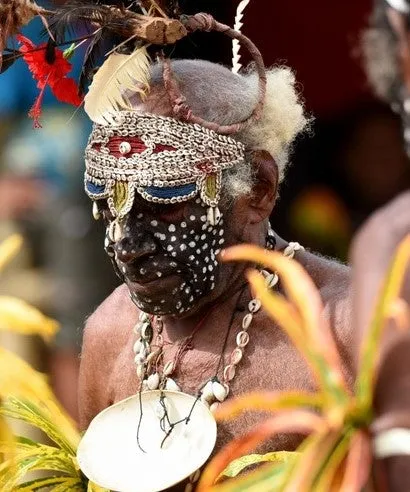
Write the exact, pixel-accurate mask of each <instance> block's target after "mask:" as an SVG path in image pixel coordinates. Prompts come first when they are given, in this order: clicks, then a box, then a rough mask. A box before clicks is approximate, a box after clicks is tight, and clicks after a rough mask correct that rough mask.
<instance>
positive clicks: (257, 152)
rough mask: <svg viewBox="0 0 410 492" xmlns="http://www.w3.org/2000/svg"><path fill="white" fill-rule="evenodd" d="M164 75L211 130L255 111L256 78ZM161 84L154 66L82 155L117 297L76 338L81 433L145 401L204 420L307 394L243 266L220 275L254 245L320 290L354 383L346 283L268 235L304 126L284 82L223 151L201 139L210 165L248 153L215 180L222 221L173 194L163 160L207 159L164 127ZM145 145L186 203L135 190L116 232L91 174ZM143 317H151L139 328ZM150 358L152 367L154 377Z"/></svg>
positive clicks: (195, 129)
mask: <svg viewBox="0 0 410 492" xmlns="http://www.w3.org/2000/svg"><path fill="white" fill-rule="evenodd" d="M172 70H173V73H174V76H175V79H176V80H178V83H179V85H180V87H181V91H182V92H183V94H184V97H185V98H186V100H187V103H188V104H189V106H190V107H191V108H192V111H193V112H195V114H197V115H199V116H201V117H204V118H206V119H207V120H208V121H212V122H216V123H218V124H224V125H227V124H231V123H233V122H236V121H241V120H243V119H245V118H246V117H247V116H248V115H249V114H250V112H251V111H252V107H253V106H254V104H255V101H256V99H257V95H258V89H257V78H256V77H255V76H254V75H253V74H249V75H241V76H238V75H236V74H233V73H232V72H231V71H229V70H228V69H226V68H224V67H222V66H219V65H214V64H211V63H208V62H202V61H175V62H173V63H172ZM161 72H162V67H161V64H160V65H156V66H154V67H153V70H152V82H151V89H150V93H149V95H148V97H147V98H146V99H145V100H144V101H143V102H142V101H141V100H140V99H139V98H138V97H137V96H135V97H134V98H133V104H134V108H133V111H132V112H123V113H122V115H123V119H122V120H121V118H120V116H119V118H120V124H119V126H118V124H117V126H110V125H108V126H107V125H105V126H104V127H102V126H99V125H97V126H96V128H95V130H94V133H93V134H92V135H91V138H90V142H89V146H88V148H87V159H86V163H87V173H86V188H87V192H88V193H89V195H90V196H91V197H92V198H93V199H94V200H95V204H96V205H94V209H95V210H94V211H95V213H96V214H97V216H98V215H99V214H101V215H103V217H104V221H105V224H106V227H107V231H108V233H107V240H106V249H107V251H108V253H109V254H110V256H111V259H112V261H113V262H114V265H115V268H116V270H117V271H118V272H119V274H120V275H121V276H122V277H123V279H124V282H125V285H122V286H120V287H119V288H118V289H117V290H116V291H115V292H114V293H113V294H112V295H111V296H110V297H109V298H108V299H106V300H105V301H104V302H103V304H102V305H101V306H100V307H99V308H98V309H97V311H96V312H95V313H94V314H93V315H92V316H91V317H90V318H89V319H88V322H87V326H86V328H85V333H84V345H83V353H82V361H81V375H80V395H79V401H80V414H81V422H82V427H83V428H84V429H85V428H87V427H88V426H89V424H90V422H91V420H92V419H93V418H94V417H95V416H96V415H97V414H99V412H101V411H102V410H104V409H105V408H107V407H109V406H110V405H113V403H116V402H119V401H121V400H123V399H125V398H127V397H130V396H132V395H135V394H136V393H138V392H139V390H140V389H141V388H142V389H156V388H158V387H162V388H165V389H166V390H182V392H184V393H188V394H190V395H198V392H200V394H201V401H202V403H204V404H206V405H208V406H210V407H211V409H213V408H214V407H215V404H217V403H218V402H219V401H222V400H224V399H225V398H226V397H231V396H235V395H238V394H241V393H244V392H247V391H255V390H262V389H263V390H285V389H292V388H294V389H296V388H298V389H312V388H313V381H312V378H311V375H310V374H309V371H308V370H307V367H306V365H305V363H304V361H303V360H302V359H301V357H300V356H299V355H298V353H297V352H296V350H295V348H294V347H293V346H292V344H291V342H290V341H289V340H288V339H287V337H286V336H285V335H284V334H283V333H282V332H281V330H280V329H279V328H278V327H277V326H275V325H274V323H273V322H272V321H271V320H270V319H269V318H268V317H267V316H266V315H265V314H264V312H263V311H261V310H260V309H259V307H260V306H259V305H258V303H257V301H253V302H251V301H252V293H251V292H250V291H249V289H248V287H247V284H246V281H245V279H244V271H245V269H246V267H247V265H244V264H225V263H221V262H220V261H219V256H218V255H219V253H220V251H221V249H222V248H226V247H229V246H231V245H234V244H239V243H254V244H258V245H260V246H262V247H267V248H275V249H277V250H279V251H284V253H285V254H287V255H292V256H293V255H295V258H296V259H297V260H298V261H299V262H300V263H301V264H302V265H303V266H304V267H305V268H306V269H307V271H308V272H309V273H310V275H311V276H312V278H313V280H314V282H315V283H316V285H317V287H318V289H319V290H320V293H321V295H322V298H323V301H324V304H325V307H326V312H325V313H324V316H328V317H329V318H330V320H331V324H332V326H333V328H334V334H335V338H336V340H337V343H338V345H339V348H340V351H341V353H342V354H343V356H344V362H345V369H346V373H348V374H349V373H350V360H351V355H352V349H353V347H352V343H351V341H352V333H351V330H350V323H349V310H348V309H347V302H348V301H347V296H348V291H349V288H348V287H349V269H348V268H347V267H345V266H343V265H340V264H338V263H336V262H333V261H329V260H328V259H325V258H323V257H320V256H317V255H314V254H312V253H309V252H306V251H304V250H303V248H300V247H299V246H298V245H296V244H294V243H291V244H290V245H289V244H288V243H287V242H285V241H284V240H282V239H281V238H280V237H278V236H277V235H276V234H275V233H274V232H273V231H272V229H271V227H270V224H269V217H270V215H271V213H272V211H273V209H274V206H275V202H276V200H277V198H278V188H279V183H280V182H281V181H282V179H283V177H284V174H285V170H286V166H287V163H288V154H289V151H290V149H291V146H292V143H293V142H294V140H295V138H296V137H297V135H298V134H299V133H300V132H302V131H303V130H304V129H305V128H306V127H307V125H308V119H307V117H306V115H305V114H304V109H303V105H302V103H301V102H300V100H299V98H298V95H297V93H296V90H295V80H294V76H293V74H292V72H291V71H290V70H289V69H287V68H274V69H272V70H271V71H269V72H268V74H267V78H268V84H267V96H266V101H265V105H264V110H263V113H262V116H261V118H260V120H259V121H258V122H256V123H254V124H253V125H251V126H250V127H248V128H246V130H244V131H242V132H241V133H240V134H239V135H238V136H237V140H236V139H231V137H222V140H219V137H218V135H217V134H216V132H212V131H209V130H206V131H205V133H206V137H207V139H208V140H206V142H212V144H211V146H213V152H215V153H217V152H218V151H219V148H218V145H220V143H221V142H222V141H224V142H225V143H229V145H233V148H234V147H235V145H242V144H243V145H244V146H245V148H246V159H244V160H243V161H241V162H238V163H237V164H236V165H235V166H232V167H230V168H226V169H225V170H222V172H221V183H220V189H218V190H217V193H218V194H220V200H219V204H218V207H212V206H211V207H210V206H209V205H208V204H206V203H205V202H204V199H203V197H202V194H201V193H200V192H195V189H193V190H192V189H191V188H187V185H186V184H183V181H182V183H180V182H179V181H178V176H179V174H178V173H180V175H181V176H182V179H185V178H186V174H184V171H186V169H185V168H184V166H183V165H182V166H180V164H179V162H178V158H179V157H178V154H177V153H175V154H172V152H175V148H177V149H178V150H176V152H181V150H180V149H179V147H180V148H182V149H185V147H186V148H187V149H188V151H189V152H191V154H190V158H191V159H197V157H198V156H197V155H195V152H201V151H202V152H203V153H204V152H205V153H206V149H205V147H203V148H202V149H199V150H198V148H197V147H195V146H194V145H193V142H195V139H199V140H201V139H203V134H204V130H203V129H202V128H201V127H200V126H197V125H192V124H187V123H181V122H179V121H177V120H175V119H174V118H172V116H171V115H172V112H171V107H170V104H169V98H168V97H167V92H166V90H165V88H164V83H163V80H162V76H161ZM122 121H125V123H121V122H122ZM209 139H210V140H209ZM149 145H152V149H154V152H153V153H152V154H151V155H150V156H148V157H147V159H148V160H147V168H148V169H149V170H151V171H152V172H155V169H153V166H155V165H156V163H157V165H158V166H162V168H161V169H162V171H161V172H163V173H164V177H163V179H164V180H166V179H168V178H167V176H166V175H165V174H166V173H167V172H168V173H171V175H172V179H173V180H174V181H175V182H174V184H173V185H172V186H173V187H174V188H173V190H174V193H175V192H176V193H177V194H179V196H182V197H183V199H182V200H170V203H156V202H155V200H154V199H155V197H156V196H163V195H161V192H162V193H163V192H164V190H165V191H167V192H168V190H169V189H168V188H161V189H153V187H151V188H152V189H151V188H147V187H146V188H143V187H139V188H137V191H136V192H135V195H134V196H133V200H132V201H130V202H128V203H129V205H128V208H129V212H128V211H127V213H125V214H124V215H123V218H122V219H119V218H118V217H119V215H120V214H119V213H118V210H119V207H118V206H113V204H114V203H113V202H114V201H115V200H113V199H112V198H108V199H104V198H102V199H101V197H99V196H98V192H102V193H104V190H105V188H104V183H103V181H97V179H96V178H95V170H96V168H98V165H101V163H104V162H105V161H104V159H106V160H107V159H108V160H109V162H111V163H112V165H118V166H119V167H120V168H121V167H122V168H123V166H122V164H121V156H123V155H124V154H125V155H127V153H129V152H133V153H134V152H135V153H136V152H139V153H141V152H144V151H145V149H146V148H147V146H149ZM206 145H209V144H206ZM103 146H104V147H105V149H103ZM208 148H209V147H208ZM195 149H196V150H195ZM155 152H156V153H155ZM162 153H163V154H162ZM152 155H153V156H154V157H155V159H156V160H155V161H154V160H153V158H152ZM165 155H168V156H171V160H169V161H168V162H169V165H168V166H169V168H167V161H165V160H161V156H162V157H163V159H165V157H164V156H165ZM143 156H144V154H142V155H141V156H140V159H141V160H142V162H143ZM224 159H225V160H226V157H225V155H224V154H223V153H222V154H221V160H222V162H223V160H224ZM205 160H206V159H205ZM134 172H138V171H134ZM186 181H187V182H188V179H186ZM98 183H100V184H99V186H100V188H101V189H97V187H98ZM171 184H172V183H171ZM214 186H216V188H218V186H219V183H217V184H216V185H215V184H214ZM175 187H177V188H175ZM183 193H192V196H191V197H190V196H186V195H183ZM103 196H104V195H103ZM153 198H154V199H153ZM126 201H127V200H126V199H123V202H126ZM97 209H98V210H97ZM266 276H267V283H268V285H269V286H271V287H272V288H276V289H280V288H281V287H280V281H279V283H277V278H276V277H275V275H274V274H273V273H269V272H266ZM141 311H142V312H143V313H148V314H149V315H151V316H149V317H146V316H144V315H142V317H141V315H140V313H141ZM139 320H141V321H139ZM135 325H137V326H136V332H137V333H135V331H133V327H134V326H135ZM147 330H148V332H149V335H148V336H145V332H146V331H147ZM144 337H145V338H144ZM147 342H148V343H147ZM147 345H149V347H148V349H147V350H146V348H147ZM133 348H134V350H133ZM158 351H160V357H159V358H157V359H156V361H157V362H156V364H154V365H152V364H150V363H149V361H150V360H151V359H150V357H154V358H155V357H157V355H156V354H157V353H158ZM210 381H211V382H213V383H215V382H216V383H217V385H216V386H215V385H214V386H213V394H212V392H211V394H209V393H210V392H209V391H208V389H209V385H207V383H209V382H210ZM161 385H162V386H161ZM259 418H261V417H260V416H258V415H256V416H255V415H254V416H246V417H242V418H240V419H237V420H236V421H235V422H232V423H229V424H223V425H221V426H220V427H219V428H218V439H217V447H220V446H221V445H222V444H223V443H224V442H226V441H227V440H229V439H230V438H231V437H232V436H234V435H238V434H240V433H243V432H246V431H247V430H249V429H250V428H251V427H252V426H253V425H254V424H255V423H256V422H257V421H258V419H259ZM297 442H298V440H295V439H292V440H291V439H285V438H282V437H278V438H277V439H276V440H275V441H274V442H273V443H271V445H270V450H272V446H276V449H294V447H295V445H296V444H297Z"/></svg>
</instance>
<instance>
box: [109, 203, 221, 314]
mask: <svg viewBox="0 0 410 492" xmlns="http://www.w3.org/2000/svg"><path fill="white" fill-rule="evenodd" d="M207 209H208V207H207V205H205V204H204V203H203V202H202V201H201V200H200V199H196V200H191V201H189V202H185V203H184V204H178V205H176V206H172V205H153V204H151V203H148V202H146V201H145V200H142V199H137V200H136V202H135V204H134V206H133V209H132V210H131V212H130V213H129V214H128V215H127V216H126V217H125V218H124V219H123V220H122V221H121V222H120V223H119V227H120V228H121V233H120V234H119V235H118V239H117V241H114V240H113V238H112V237H110V234H108V233H107V236H106V242H105V248H106V251H107V253H108V255H109V256H110V257H111V259H112V260H113V263H114V267H115V269H116V270H117V272H118V273H119V274H120V275H121V276H122V277H123V279H124V281H125V282H126V284H127V286H128V288H129V290H130V294H131V298H132V300H133V301H134V303H135V304H136V305H137V306H138V308H139V309H141V310H142V311H144V312H147V313H152V314H158V315H165V314H183V313H186V312H188V311H190V310H191V309H192V308H193V307H194V306H195V304H196V303H197V301H198V300H199V299H201V298H203V297H205V296H207V295H209V294H210V293H211V292H212V291H213V290H214V288H215V285H216V283H217V279H218V274H219V264H218V262H217V260H216V256H217V254H218V253H219V252H220V250H221V248H222V247H223V245H224V242H225V238H224V226H223V218H222V219H221V220H220V222H219V224H218V225H210V224H209V223H208V222H207ZM106 222H107V226H108V227H107V231H108V229H109V227H110V224H111V223H112V218H111V220H110V218H108V220H106Z"/></svg>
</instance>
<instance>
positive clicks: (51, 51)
mask: <svg viewBox="0 0 410 492" xmlns="http://www.w3.org/2000/svg"><path fill="white" fill-rule="evenodd" d="M45 59H46V62H47V63H48V64H49V65H52V64H53V63H54V62H55V61H56V42H55V41H54V39H51V38H50V39H49V40H48V42H47V46H46V51H45Z"/></svg>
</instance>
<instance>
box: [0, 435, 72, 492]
mask: <svg viewBox="0 0 410 492" xmlns="http://www.w3.org/2000/svg"><path fill="white" fill-rule="evenodd" d="M36 470H50V471H58V472H60V473H64V474H67V475H69V476H71V478H75V479H79V478H80V472H79V470H77V469H76V467H75V465H74V462H73V460H72V457H71V456H69V455H67V453H65V452H64V451H62V450H61V449H57V448H53V447H51V446H46V445H43V444H39V445H38V446H29V447H28V449H24V450H20V451H17V452H16V454H15V455H14V456H13V457H12V458H11V459H9V460H7V461H5V462H4V463H2V464H1V465H0V483H1V484H2V490H13V489H14V487H15V486H16V485H17V484H18V483H19V482H21V481H22V480H23V479H24V477H25V476H26V474H27V473H28V472H29V471H36Z"/></svg>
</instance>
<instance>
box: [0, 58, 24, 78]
mask: <svg viewBox="0 0 410 492" xmlns="http://www.w3.org/2000/svg"><path fill="white" fill-rule="evenodd" d="M19 58H20V56H19V55H16V54H15V53H6V54H3V56H2V59H3V63H2V65H1V67H0V73H4V72H5V71H6V70H7V69H8V68H10V67H11V66H12V65H13V63H14V62H15V61H16V60H18V59H19Z"/></svg>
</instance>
